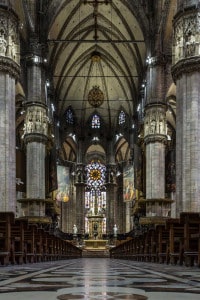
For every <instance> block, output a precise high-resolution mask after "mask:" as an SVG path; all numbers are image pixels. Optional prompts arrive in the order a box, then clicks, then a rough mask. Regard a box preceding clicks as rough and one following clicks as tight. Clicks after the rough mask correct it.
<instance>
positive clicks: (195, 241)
mask: <svg viewBox="0 0 200 300" xmlns="http://www.w3.org/2000/svg"><path fill="white" fill-rule="evenodd" d="M180 222H181V223H182V224H183V226H184V241H183V248H184V253H183V255H184V260H185V265H186V266H194V265H197V266H199V267H200V213H181V215H180Z"/></svg>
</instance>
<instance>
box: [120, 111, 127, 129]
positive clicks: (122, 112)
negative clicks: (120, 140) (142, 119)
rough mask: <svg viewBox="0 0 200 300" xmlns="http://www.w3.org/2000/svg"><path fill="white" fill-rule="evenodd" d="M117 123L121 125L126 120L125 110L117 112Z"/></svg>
mask: <svg viewBox="0 0 200 300" xmlns="http://www.w3.org/2000/svg"><path fill="white" fill-rule="evenodd" d="M118 121H119V125H123V124H124V123H125V122H126V115H125V112H124V111H123V110H121V111H120V113H119V119H118Z"/></svg>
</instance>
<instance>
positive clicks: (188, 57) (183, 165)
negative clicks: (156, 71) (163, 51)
mask: <svg viewBox="0 0 200 300" xmlns="http://www.w3.org/2000/svg"><path fill="white" fill-rule="evenodd" d="M179 2H180V3H179V6H178V7H179V8H181V10H180V11H178V12H177V14H176V15H175V17H174V22H173V26H174V49H173V59H174V61H173V67H172V76H173V79H174V81H175V83H176V112H177V115H176V215H177V217H178V216H179V215H180V213H181V212H200V199H199V195H200V184H199V181H200V172H199V170H200V155H199V149H200V122H199V116H200V93H199V81H200V27H199V22H200V16H199V8H198V6H197V5H196V4H197V1H184V2H183V1H179ZM186 2H187V4H186ZM198 2H199V1H198ZM181 4H182V5H181ZM189 4H190V6H189ZM192 4H195V5H193V6H192ZM187 5H188V6H189V7H187Z"/></svg>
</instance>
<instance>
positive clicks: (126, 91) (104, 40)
mask: <svg viewBox="0 0 200 300" xmlns="http://www.w3.org/2000/svg"><path fill="white" fill-rule="evenodd" d="M131 2H134V1H111V0H96V1H95V0H94V1H92V0H91V1H90V0H88V1H87V0H84V1H78V0H73V1H69V0H65V1H60V2H59V5H58V6H57V7H55V3H54V1H52V5H51V6H50V7H49V9H48V14H49V15H50V16H51V18H50V23H49V29H48V30H49V34H48V45H49V61H50V62H51V69H52V74H53V84H54V87H55V91H56V96H57V99H58V113H59V114H60V115H62V114H64V112H65V110H66V108H67V107H68V106H69V105H71V106H72V108H73V109H74V110H75V112H76V117H77V120H78V123H79V124H83V125H84V124H85V123H86V122H87V120H88V118H89V116H90V115H91V114H92V113H93V112H94V110H97V111H98V113H99V114H100V115H101V117H102V119H103V121H104V123H105V124H106V125H107V127H108V128H109V129H111V128H113V127H114V126H115V125H116V116H117V114H118V112H119V109H120V108H121V107H123V109H124V110H125V111H126V112H127V113H128V114H129V115H130V116H131V115H133V113H134V109H135V107H136V105H137V100H138V87H139V84H141V80H142V76H143V69H144V62H145V58H146V46H145V38H144V33H143V31H142V28H141V25H140V24H139V22H138V20H137V18H136V16H137V15H138V10H137V11H136V10H135V7H133V5H131ZM136 2H138V1H136ZM143 18H145V15H143ZM94 87H95V88H98V91H100V92H102V94H103V96H102V97H103V99H104V100H103V103H102V104H101V105H99V106H98V107H95V108H94V106H92V105H91V104H90V103H89V102H88V95H89V93H90V91H91V90H92V89H93V88H94Z"/></svg>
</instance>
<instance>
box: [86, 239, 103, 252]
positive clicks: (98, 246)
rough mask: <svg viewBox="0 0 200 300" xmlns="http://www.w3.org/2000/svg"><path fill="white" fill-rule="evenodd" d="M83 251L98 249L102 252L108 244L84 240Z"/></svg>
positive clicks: (101, 241)
mask: <svg viewBox="0 0 200 300" xmlns="http://www.w3.org/2000/svg"><path fill="white" fill-rule="evenodd" d="M84 244H85V249H88V250H89V249H98V250H103V249H106V246H107V244H108V241H107V240H94V239H91V240H84Z"/></svg>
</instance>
